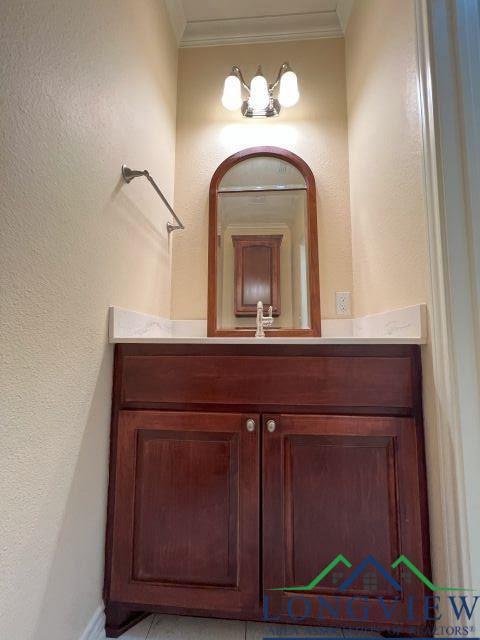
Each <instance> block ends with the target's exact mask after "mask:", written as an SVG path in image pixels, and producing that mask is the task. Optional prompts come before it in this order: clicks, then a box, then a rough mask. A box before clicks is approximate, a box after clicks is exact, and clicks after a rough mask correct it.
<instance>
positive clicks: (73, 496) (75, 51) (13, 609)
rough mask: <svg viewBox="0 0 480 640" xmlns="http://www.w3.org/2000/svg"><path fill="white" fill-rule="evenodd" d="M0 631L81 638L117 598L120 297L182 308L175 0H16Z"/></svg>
mask: <svg viewBox="0 0 480 640" xmlns="http://www.w3.org/2000/svg"><path fill="white" fill-rule="evenodd" d="M0 29H1V31H2V34H1V38H0V43H1V44H0V59H1V61H2V64H1V71H0V73H1V78H0V86H1V96H2V97H1V106H0V122H1V132H2V133H1V141H0V149H1V153H0V175H1V182H2V193H1V196H0V207H1V218H0V238H1V246H0V286H1V299H0V300H1V302H0V304H1V327H0V329H1V339H2V344H1V354H2V356H1V373H0V375H1V378H0V390H1V398H2V402H1V416H0V422H1V429H0V449H1V452H2V464H1V470H0V496H1V501H2V512H3V515H2V517H1V518H0V541H1V543H0V544H1V549H2V551H1V554H0V555H1V568H0V576H1V577H0V582H1V588H0V637H1V638H2V639H3V638H4V639H5V640H7V639H8V640H47V639H48V640H76V638H78V637H79V636H80V633H81V632H82V630H83V628H84V627H85V626H86V624H87V622H88V620H89V618H90V616H91V615H92V613H93V612H94V610H95V609H96V607H97V606H98V604H99V603H100V601H101V586H102V580H103V549H104V521H105V507H106V504H105V498H106V484H107V469H108V467H107V462H108V451H107V445H108V431H109V419H110V393H111V382H112V380H111V374H112V349H111V347H109V346H107V308H108V305H110V304H116V305H122V306H126V307H131V308H134V309H138V310H143V311H145V312H150V313H158V314H164V315H168V314H169V306H170V305H169V301H170V276H169V263H170V256H169V247H168V240H167V237H166V231H165V223H166V220H167V215H166V212H165V209H164V207H163V206H162V204H161V202H160V200H159V199H158V197H156V196H155V194H154V193H153V191H152V189H151V187H150V186H149V185H148V183H146V182H144V181H143V180H138V181H137V182H136V183H132V184H131V185H128V186H127V185H123V184H122V183H121V181H120V166H121V164H122V162H125V161H127V162H128V163H130V165H131V166H132V167H134V168H145V167H146V168H148V169H150V170H151V172H152V174H153V175H154V176H155V177H156V178H158V181H159V183H160V185H161V187H162V188H163V189H164V190H165V192H166V194H167V196H168V197H169V198H171V197H172V195H173V177H174V148H175V146H174V145H175V113H176V66H177V49H176V44H175V41H174V38H173V35H172V33H171V30H170V25H169V23H168V20H167V16H166V13H165V9H164V6H163V3H162V2H159V1H158V0H136V1H133V0H101V1H99V0H81V1H80V2H74V1H67V0H63V1H62V2H56V1H55V0H29V1H28V0H3V2H2V20H1V26H0Z"/></svg>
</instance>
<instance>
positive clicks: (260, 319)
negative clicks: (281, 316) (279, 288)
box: [255, 300, 273, 338]
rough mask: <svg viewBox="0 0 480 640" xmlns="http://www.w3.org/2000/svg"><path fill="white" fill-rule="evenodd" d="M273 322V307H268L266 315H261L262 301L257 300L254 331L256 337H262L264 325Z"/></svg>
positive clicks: (269, 324)
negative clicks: (255, 327) (255, 328)
mask: <svg viewBox="0 0 480 640" xmlns="http://www.w3.org/2000/svg"><path fill="white" fill-rule="evenodd" d="M272 324H273V307H272V305H270V306H269V308H268V316H264V315H263V302H262V301H261V300H259V301H258V302H257V330H256V331H255V337H256V338H264V337H265V331H264V327H271V326H272Z"/></svg>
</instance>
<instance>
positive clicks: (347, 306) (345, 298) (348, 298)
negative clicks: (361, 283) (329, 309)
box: [335, 291, 352, 316]
mask: <svg viewBox="0 0 480 640" xmlns="http://www.w3.org/2000/svg"><path fill="white" fill-rule="evenodd" d="M335 310H336V313H337V316H351V315H352V293H351V291H336V292H335Z"/></svg>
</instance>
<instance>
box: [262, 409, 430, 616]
mask: <svg viewBox="0 0 480 640" xmlns="http://www.w3.org/2000/svg"><path fill="white" fill-rule="evenodd" d="M271 419H274V420H275V423H276V430H275V432H274V433H269V434H268V435H267V436H266V437H265V440H264V447H263V478H264V484H263V491H264V493H263V513H264V520H263V531H264V544H263V578H264V589H265V592H266V593H270V602H269V611H270V613H271V614H272V615H279V616H280V617H283V618H285V617H286V616H285V612H287V609H288V599H289V598H291V596H292V595H299V596H300V595H301V597H302V598H303V599H304V600H305V601H308V602H309V606H310V607H311V611H312V615H311V617H310V618H307V619H309V621H310V622H311V623H312V624H314V623H315V622H317V623H318V617H319V616H321V617H322V619H324V620H325V621H330V622H334V621H337V620H338V619H339V618H342V617H345V616H346V615H347V616H351V615H352V614H351V613H350V611H352V610H353V612H354V613H355V614H356V615H360V616H361V615H362V611H363V609H364V606H365V605H364V601H362V602H360V603H357V604H356V607H353V608H351V609H349V607H351V603H350V600H351V598H353V597H356V598H358V599H360V598H366V599H367V600H368V601H369V619H368V621H369V623H370V624H371V625H372V626H373V625H380V626H381V625H382V622H383V621H384V620H385V611H384V610H383V608H382V607H381V606H380V604H379V602H378V600H377V599H376V598H380V597H382V598H383V599H384V602H385V603H387V604H386V606H388V607H390V608H391V610H392V614H391V623H392V624H396V625H401V624H402V623H405V621H406V620H407V618H408V610H407V597H414V598H417V608H418V602H419V601H420V600H421V598H422V597H423V596H424V594H425V595H426V592H425V589H424V586H423V584H422V583H421V582H420V581H417V580H415V579H413V580H408V582H407V579H409V578H413V575H412V574H409V573H407V574H399V575H396V576H394V577H396V579H397V581H398V582H399V584H400V586H401V587H402V590H401V592H400V593H399V592H398V591H396V590H395V589H394V588H393V587H392V586H391V585H390V584H389V583H388V582H387V581H386V579H385V578H384V577H383V576H382V575H380V574H379V573H378V571H377V570H376V569H375V568H374V567H373V566H369V567H367V568H366V570H365V572H364V573H363V574H362V576H359V577H358V578H357V579H356V580H354V582H353V583H352V584H351V585H350V586H349V587H347V588H346V589H342V588H341V585H342V583H343V582H344V581H346V580H347V579H348V578H349V576H350V575H351V574H352V572H353V571H354V569H355V567H356V566H358V564H359V563H360V562H361V561H362V560H364V559H365V558H367V557H368V556H369V555H372V556H373V557H374V558H375V560H376V561H378V562H379V563H380V564H381V565H382V566H384V567H385V568H387V569H388V568H389V567H390V565H391V564H392V562H393V561H394V560H396V559H397V558H398V557H399V556H400V555H401V554H404V555H406V556H408V558H409V559H410V560H411V561H412V562H413V563H414V564H416V566H418V567H422V566H423V567H424V557H425V552H426V549H424V548H423V546H422V533H423V527H422V525H423V522H422V510H421V506H420V505H421V504H422V497H423V496H422V491H424V486H423V483H422V480H423V479H422V478H421V477H420V472H421V471H420V469H419V466H418V460H419V456H420V452H419V451H418V449H417V439H418V434H417V432H416V428H415V421H414V419H412V418H392V417H371V416H368V417H367V416H355V417H353V416H344V417H339V416H317V415H301V416H297V415H268V416H265V417H264V421H267V420H271ZM319 541H321V543H320V544H319ZM340 553H341V554H343V555H344V556H345V557H346V558H347V560H348V561H349V562H351V563H352V564H353V567H352V568H347V567H346V566H344V565H343V564H339V565H337V567H336V568H335V569H334V570H333V571H332V572H331V573H330V574H329V575H328V576H326V578H325V579H324V580H322V581H321V582H320V583H319V584H318V586H316V587H315V588H314V589H313V590H311V591H308V592H301V590H300V591H296V592H293V593H292V592H287V591H281V592H278V591H270V592H269V590H270V589H272V588H275V587H278V586H286V587H290V586H302V585H308V584H309V583H310V582H311V581H312V580H313V579H314V578H315V577H316V576H317V575H318V573H320V571H321V570H322V569H324V567H326V566H327V565H328V564H329V563H330V562H331V561H332V560H333V559H334V558H336V557H337V556H338V554H340ZM427 566H428V565H427ZM392 573H393V574H395V573H398V570H397V572H392ZM318 596H322V597H323V602H324V603H325V604H324V606H322V607H321V608H320V607H319V604H318ZM302 604H303V606H304V607H305V606H308V605H305V603H302ZM420 608H421V606H420ZM417 613H418V611H417Z"/></svg>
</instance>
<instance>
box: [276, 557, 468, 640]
mask: <svg viewBox="0 0 480 640" xmlns="http://www.w3.org/2000/svg"><path fill="white" fill-rule="evenodd" d="M392 572H395V575H392ZM398 574H400V576H399V575H398ZM379 580H382V581H383V582H382V589H379V583H378V581H379ZM413 581H418V582H419V583H421V584H422V585H423V588H421V589H419V588H418V587H417V588H415V589H409V585H412V582H413ZM359 583H360V587H359ZM322 586H328V587H329V588H330V589H329V590H330V591H331V592H332V594H333V595H329V596H328V597H326V596H325V595H322V592H321V588H322ZM385 586H388V587H389V590H388V591H389V595H388V596H387V595H378V594H379V593H380V592H381V591H383V592H385ZM332 587H334V588H333V589H332ZM409 590H410V591H411V594H409ZM475 591H477V592H478V590H477V589H472V588H470V587H444V586H438V585H436V584H434V583H433V582H432V580H430V578H428V577H427V576H426V575H425V574H424V573H423V572H422V571H420V569H418V567H417V566H416V565H415V564H414V563H413V562H412V561H411V560H410V559H409V558H407V556H405V555H400V556H399V557H398V558H397V559H396V560H395V561H394V562H392V564H391V565H390V566H388V567H385V566H384V565H382V563H380V562H378V561H377V559H376V558H375V557H374V556H373V555H368V556H366V557H365V558H364V559H363V560H362V561H361V562H359V563H358V564H357V565H356V566H355V567H354V566H353V564H352V563H351V562H350V561H349V560H348V558H347V557H346V556H345V555H344V554H338V555H337V556H336V557H335V558H334V559H333V560H332V561H331V562H330V563H329V564H327V566H326V567H325V568H324V569H323V570H322V571H321V572H320V573H319V574H318V575H317V576H316V577H315V578H313V579H312V580H311V582H309V583H308V584H303V585H293V586H292V585H285V586H278V587H273V588H270V589H268V590H267V592H266V593H265V594H264V620H265V621H269V622H278V621H280V619H285V616H286V617H287V619H288V620H289V621H290V622H293V623H297V624H298V623H302V622H304V621H306V620H308V621H309V622H311V621H312V620H317V621H318V624H319V625H320V626H321V623H322V620H325V619H329V620H330V621H331V620H332V619H334V620H335V619H339V620H348V621H349V622H353V623H355V622H358V623H361V625H362V626H365V625H366V624H368V622H369V621H370V620H372V621H373V620H375V621H376V624H379V620H380V621H382V620H383V621H384V622H385V623H386V624H388V625H393V624H394V623H395V621H400V620H401V622H402V626H403V627H404V626H405V624H410V625H412V629H413V628H414V627H416V629H418V627H419V626H425V627H427V626H429V627H432V628H433V629H434V635H435V636H436V637H440V636H442V637H448V638H461V637H467V636H468V637H470V638H471V637H472V634H473V633H474V632H475V630H474V628H473V625H472V624H471V620H472V617H473V616H474V612H475V610H476V608H477V603H478V601H479V600H480V595H475V593H474V592H475ZM275 592H283V593H284V595H287V598H286V609H285V610H284V611H282V612H281V613H282V618H281V617H280V614H279V613H278V607H277V608H276V615H273V614H272V613H271V611H272V606H271V604H272V600H273V599H275V598H276V596H275ZM368 592H370V593H368ZM324 593H325V592H324ZM355 593H356V594H357V595H352V594H355ZM358 594H361V595H358ZM366 594H367V595H366ZM277 602H278V601H277ZM446 608H448V609H449V612H448V613H449V616H448V618H449V619H452V615H451V614H452V613H453V618H454V619H455V620H456V621H458V625H455V626H453V627H452V625H449V626H446V625H442V622H441V620H442V617H443V616H444V614H445V609H446ZM478 610H479V611H478V613H480V605H478ZM445 617H447V616H445ZM398 624H399V622H398ZM403 631H404V629H403ZM310 638H311V637H310ZM270 640H271V639H270ZM283 640H287V638H285V637H284V638H283ZM297 640H298V636H297ZM311 640H312V639H311Z"/></svg>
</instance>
